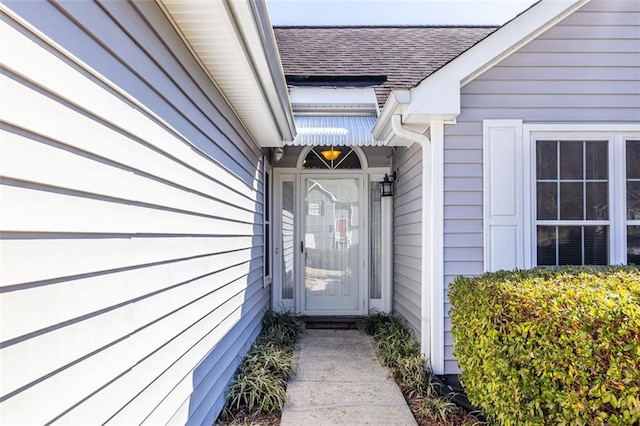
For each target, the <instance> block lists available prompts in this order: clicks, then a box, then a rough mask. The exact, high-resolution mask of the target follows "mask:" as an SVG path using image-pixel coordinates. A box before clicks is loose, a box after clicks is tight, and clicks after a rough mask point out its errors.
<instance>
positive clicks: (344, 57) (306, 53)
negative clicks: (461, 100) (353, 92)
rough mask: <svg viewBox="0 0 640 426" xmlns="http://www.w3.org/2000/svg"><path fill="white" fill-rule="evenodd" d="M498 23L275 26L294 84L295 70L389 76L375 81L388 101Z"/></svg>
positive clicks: (303, 73) (302, 73)
mask: <svg viewBox="0 0 640 426" xmlns="http://www.w3.org/2000/svg"><path fill="white" fill-rule="evenodd" d="M496 29H497V27H484V26H473V27H469V26H466V27H449V26H446V27H434V26H424V27H388V26H387V27H369V26H358V27H355V26H354V27H275V28H274V32H275V35H276V41H277V44H278V50H279V52H280V58H281V60H282V67H283V69H284V73H285V75H286V76H287V79H288V82H289V84H290V85H295V84H296V83H294V82H292V80H293V79H292V78H291V77H295V76H298V77H299V76H317V77H332V76H333V77H335V76H369V77H379V76H386V81H385V82H384V83H382V84H379V85H377V86H375V89H376V95H377V99H378V104H379V105H380V107H382V106H383V105H384V103H385V102H386V100H387V98H388V96H389V94H390V93H391V91H392V90H396V89H409V88H411V87H413V86H415V85H416V84H417V83H419V82H420V81H422V80H423V79H424V78H426V77H428V76H429V75H430V74H432V73H433V72H434V71H436V70H438V69H439V68H441V67H442V66H443V65H445V64H446V63H447V62H449V61H451V60H452V59H454V58H455V57H456V56H458V55H460V54H461V53H462V52H464V51H465V50H467V49H469V48H470V47H471V46H473V45H474V44H476V43H477V42H479V41H480V40H482V39H483V38H485V37H486V36H488V35H489V34H491V33H492V32H493V31H495V30H496ZM374 80H375V79H374ZM347 85H348V83H347ZM343 87H344V86H343Z"/></svg>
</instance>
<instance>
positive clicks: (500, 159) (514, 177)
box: [482, 120, 524, 272]
mask: <svg viewBox="0 0 640 426" xmlns="http://www.w3.org/2000/svg"><path fill="white" fill-rule="evenodd" d="M482 139H483V146H482V148H483V153H482V157H483V158H482V160H483V166H482V167H483V176H484V181H483V190H484V194H483V204H484V208H483V210H484V214H483V216H484V269H485V271H489V272H493V271H498V270H500V269H507V270H511V269H516V268H522V267H523V265H524V241H523V240H524V229H523V227H524V224H523V182H522V179H523V158H522V120H484V121H483V137H482Z"/></svg>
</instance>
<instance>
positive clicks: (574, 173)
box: [560, 141, 584, 179]
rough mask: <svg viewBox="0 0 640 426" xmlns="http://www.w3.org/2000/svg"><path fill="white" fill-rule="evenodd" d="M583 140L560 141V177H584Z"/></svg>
mask: <svg viewBox="0 0 640 426" xmlns="http://www.w3.org/2000/svg"><path fill="white" fill-rule="evenodd" d="M582 145H583V143H582V141H563V142H561V143H560V179H583V177H584V175H583V173H582V161H583V156H582Z"/></svg>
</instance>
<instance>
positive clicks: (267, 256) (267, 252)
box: [264, 223, 271, 277]
mask: <svg viewBox="0 0 640 426" xmlns="http://www.w3.org/2000/svg"><path fill="white" fill-rule="evenodd" d="M264 276H265V277H270V276H271V226H270V225H269V224H268V223H267V224H265V225H264Z"/></svg>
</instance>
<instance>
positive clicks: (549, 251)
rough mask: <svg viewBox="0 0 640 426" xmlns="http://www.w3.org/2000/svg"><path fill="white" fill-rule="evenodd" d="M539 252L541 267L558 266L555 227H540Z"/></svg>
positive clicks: (538, 232) (538, 236)
mask: <svg viewBox="0 0 640 426" xmlns="http://www.w3.org/2000/svg"><path fill="white" fill-rule="evenodd" d="M537 250H538V265H539V266H555V265H557V259H556V227H555V226H538V229H537Z"/></svg>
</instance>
